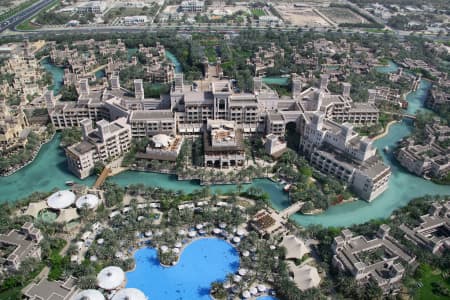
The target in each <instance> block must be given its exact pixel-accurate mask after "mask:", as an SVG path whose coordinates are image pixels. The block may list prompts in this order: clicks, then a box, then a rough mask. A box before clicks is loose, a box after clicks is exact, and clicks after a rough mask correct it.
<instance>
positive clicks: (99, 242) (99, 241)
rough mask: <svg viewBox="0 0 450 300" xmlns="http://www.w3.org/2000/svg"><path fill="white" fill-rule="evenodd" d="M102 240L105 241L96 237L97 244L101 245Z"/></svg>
mask: <svg viewBox="0 0 450 300" xmlns="http://www.w3.org/2000/svg"><path fill="white" fill-rule="evenodd" d="M104 242H105V240H104V239H98V240H97V244H99V245H103V243H104Z"/></svg>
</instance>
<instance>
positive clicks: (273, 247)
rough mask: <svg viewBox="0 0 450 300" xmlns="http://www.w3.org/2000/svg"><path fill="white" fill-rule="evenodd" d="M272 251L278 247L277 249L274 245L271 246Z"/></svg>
mask: <svg viewBox="0 0 450 300" xmlns="http://www.w3.org/2000/svg"><path fill="white" fill-rule="evenodd" d="M269 248H270V250H275V249H277V247H275V246H274V245H270V247H269Z"/></svg>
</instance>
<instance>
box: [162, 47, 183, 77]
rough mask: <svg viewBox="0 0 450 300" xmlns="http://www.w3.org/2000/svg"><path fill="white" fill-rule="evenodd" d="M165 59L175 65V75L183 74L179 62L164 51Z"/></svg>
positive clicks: (170, 53) (168, 52)
mask: <svg viewBox="0 0 450 300" xmlns="http://www.w3.org/2000/svg"><path fill="white" fill-rule="evenodd" d="M166 57H167V58H168V59H169V60H170V61H171V62H172V63H173V64H174V65H175V73H181V72H183V69H182V67H181V63H180V61H179V60H178V58H176V57H175V55H173V54H172V52H170V51H167V50H166Z"/></svg>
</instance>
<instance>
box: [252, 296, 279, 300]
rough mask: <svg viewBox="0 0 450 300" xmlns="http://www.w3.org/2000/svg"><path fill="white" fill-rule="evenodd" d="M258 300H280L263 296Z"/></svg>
mask: <svg viewBox="0 0 450 300" xmlns="http://www.w3.org/2000/svg"><path fill="white" fill-rule="evenodd" d="M256 299H257V300H278V298H275V297H272V296H262V297H258V298H256Z"/></svg>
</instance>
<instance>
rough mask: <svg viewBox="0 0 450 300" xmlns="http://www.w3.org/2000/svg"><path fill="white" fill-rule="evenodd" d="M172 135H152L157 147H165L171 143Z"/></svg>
mask: <svg viewBox="0 0 450 300" xmlns="http://www.w3.org/2000/svg"><path fill="white" fill-rule="evenodd" d="M170 141H171V137H170V136H168V135H167V134H157V135H155V136H153V137H152V142H153V144H154V145H155V148H165V147H168V146H169V145H170Z"/></svg>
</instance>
